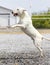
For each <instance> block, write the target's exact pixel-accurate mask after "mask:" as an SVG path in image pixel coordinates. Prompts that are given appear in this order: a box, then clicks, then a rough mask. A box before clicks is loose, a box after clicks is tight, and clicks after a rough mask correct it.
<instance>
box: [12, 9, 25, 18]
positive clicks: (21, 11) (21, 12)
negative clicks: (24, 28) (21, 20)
mask: <svg viewBox="0 0 50 65" xmlns="http://www.w3.org/2000/svg"><path fill="white" fill-rule="evenodd" d="M25 11H26V10H25V9H23V8H20V9H16V10H14V11H12V14H13V15H14V16H19V17H22V16H24V15H25Z"/></svg>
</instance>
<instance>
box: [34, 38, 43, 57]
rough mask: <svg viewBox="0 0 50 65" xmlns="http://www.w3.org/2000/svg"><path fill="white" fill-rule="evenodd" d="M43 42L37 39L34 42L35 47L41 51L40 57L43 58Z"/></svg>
mask: <svg viewBox="0 0 50 65" xmlns="http://www.w3.org/2000/svg"><path fill="white" fill-rule="evenodd" d="M41 42H42V40H41V39H38V38H36V39H35V40H34V45H35V47H36V48H37V49H38V50H39V51H40V56H41V57H43V56H44V55H43V50H42V48H41Z"/></svg>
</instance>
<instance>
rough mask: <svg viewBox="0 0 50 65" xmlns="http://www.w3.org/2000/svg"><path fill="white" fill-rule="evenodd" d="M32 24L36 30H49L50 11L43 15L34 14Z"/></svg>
mask: <svg viewBox="0 0 50 65" xmlns="http://www.w3.org/2000/svg"><path fill="white" fill-rule="evenodd" d="M32 23H33V25H34V27H36V28H46V29H47V28H49V29H50V10H48V11H47V12H43V13H39V14H37V13H33V14H32Z"/></svg>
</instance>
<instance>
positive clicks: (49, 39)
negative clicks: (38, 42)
mask: <svg viewBox="0 0 50 65" xmlns="http://www.w3.org/2000/svg"><path fill="white" fill-rule="evenodd" d="M42 39H46V40H48V41H50V38H46V37H44V36H43V37H42Z"/></svg>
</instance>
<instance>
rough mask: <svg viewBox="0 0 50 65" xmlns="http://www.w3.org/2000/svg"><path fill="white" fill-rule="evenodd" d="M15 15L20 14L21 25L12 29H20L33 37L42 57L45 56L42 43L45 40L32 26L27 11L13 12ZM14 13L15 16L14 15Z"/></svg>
mask: <svg viewBox="0 0 50 65" xmlns="http://www.w3.org/2000/svg"><path fill="white" fill-rule="evenodd" d="M13 12H14V13H18V16H19V18H20V21H19V24H16V25H13V26H12V27H20V28H21V29H22V31H24V33H26V34H27V35H28V36H30V37H31V39H32V40H33V43H34V45H35V46H36V48H37V49H38V50H39V51H40V54H41V56H43V51H42V48H41V42H42V40H43V38H44V37H43V36H42V35H41V34H40V33H39V32H38V31H37V30H36V29H35V28H34V26H33V25H32V20H31V17H30V16H29V14H28V13H27V11H25V10H23V9H19V10H16V11H13ZM14 13H13V14H14Z"/></svg>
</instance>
